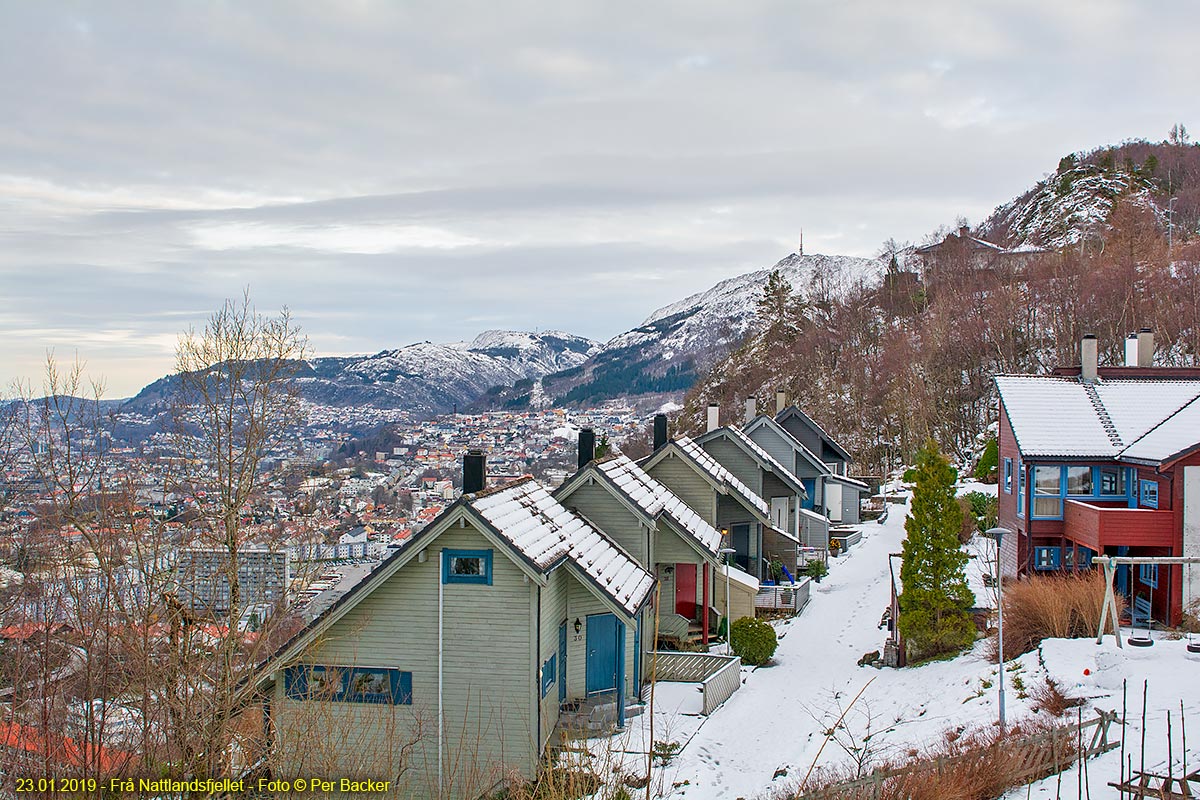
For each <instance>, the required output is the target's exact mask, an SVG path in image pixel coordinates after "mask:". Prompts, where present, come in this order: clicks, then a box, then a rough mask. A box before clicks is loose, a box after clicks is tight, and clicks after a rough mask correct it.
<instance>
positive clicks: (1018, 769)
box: [794, 711, 1120, 800]
mask: <svg viewBox="0 0 1200 800" xmlns="http://www.w3.org/2000/svg"><path fill="white" fill-rule="evenodd" d="M1116 719H1117V714H1116V712H1114V711H1098V712H1097V715H1096V718H1095V719H1091V720H1088V721H1087V722H1084V723H1083V724H1082V725H1066V726H1063V727H1059V728H1053V729H1051V730H1048V731H1043V732H1041V733H1034V734H1030V735H1026V736H1021V735H1016V736H1011V737H1009V738H1007V739H1003V740H1001V741H999V742H997V743H996V744H995V745H992V746H990V747H984V748H980V749H977V750H971V751H969V752H966V753H962V754H961V755H956V756H948V757H941V758H936V759H931V760H926V761H920V762H917V763H915V764H910V765H908V766H905V767H894V768H889V769H879V770H875V771H874V772H872V773H871V774H870V775H867V776H866V777H864V778H858V779H857V780H852V781H847V782H845V783H839V784H835V785H833V786H826V787H823V788H820V789H814V790H812V791H808V792H802V793H800V794H798V795H796V797H795V798H794V800H880V798H883V797H890V796H896V795H903V794H904V787H906V786H912V785H914V784H915V783H916V782H918V781H921V780H924V779H927V778H926V777H925V776H929V774H930V773H936V774H937V775H941V774H942V773H943V772H946V771H947V770H955V771H961V772H962V773H963V774H965V775H971V774H974V773H976V772H980V773H985V774H986V771H987V770H988V769H989V768H990V767H991V766H992V765H994V764H995V763H996V762H997V761H1000V760H1003V762H1004V765H1005V767H1004V769H1005V772H1006V773H1009V774H1010V775H1011V777H1012V780H1013V784H1012V785H1014V786H1020V785H1023V784H1026V783H1030V782H1032V781H1035V780H1040V779H1041V778H1045V777H1046V776H1048V775H1054V774H1055V773H1058V772H1061V771H1062V770H1064V769H1066V768H1067V767H1069V766H1071V765H1072V764H1074V763H1076V761H1078V759H1079V743H1080V742H1081V741H1082V742H1083V757H1084V758H1091V757H1092V756H1096V755H1099V754H1100V753H1107V752H1108V751H1109V750H1112V749H1114V748H1116V747H1118V746H1119V745H1120V742H1119V741H1117V742H1110V741H1109V740H1108V730H1109V727H1110V726H1111V725H1112V723H1113V722H1114V721H1116Z"/></svg>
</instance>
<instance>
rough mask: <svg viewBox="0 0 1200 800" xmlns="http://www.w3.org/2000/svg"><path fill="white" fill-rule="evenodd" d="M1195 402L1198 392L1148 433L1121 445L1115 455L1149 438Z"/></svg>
mask: <svg viewBox="0 0 1200 800" xmlns="http://www.w3.org/2000/svg"><path fill="white" fill-rule="evenodd" d="M1197 400H1200V392H1197V393H1196V395H1195V396H1194V397H1192V399H1191V400H1188V401H1187V402H1186V403H1184V404H1183V405H1181V406H1180V407H1179V408H1177V409H1175V410H1174V411H1172V412H1171V413H1170V414H1167V415H1166V416H1165V417H1163V418H1162V419H1160V420H1159V421H1158V422H1156V423H1154V425H1153V426H1151V428H1150V429H1149V430H1148V431H1146V432H1145V433H1143V434H1142V435H1141V436H1139V437H1137V438H1136V439H1134V440H1133V441H1132V442H1130V443H1129V444H1127V445H1122V447H1121V450H1120V452H1119V453H1117V455H1121V454H1122V453H1124V452H1125V451H1126V450H1128V449H1130V448H1131V447H1133V446H1134V445H1135V444H1137V443H1138V442H1140V441H1141V440H1142V439H1145V438H1146V437H1147V436H1149V435H1150V434H1151V433H1153V432H1154V431H1156V430H1158V429H1159V428H1161V427H1162V426H1163V425H1166V424H1167V423H1168V422H1170V421H1171V420H1173V419H1174V418H1175V417H1177V416H1179V415H1180V414H1181V413H1182V412H1183V410H1184V409H1185V408H1187V407H1188V406H1190V405H1192V404H1193V403H1195V402H1196V401H1197Z"/></svg>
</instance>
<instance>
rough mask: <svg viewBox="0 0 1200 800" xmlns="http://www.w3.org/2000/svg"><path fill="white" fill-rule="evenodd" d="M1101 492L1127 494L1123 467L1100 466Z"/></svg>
mask: <svg viewBox="0 0 1200 800" xmlns="http://www.w3.org/2000/svg"><path fill="white" fill-rule="evenodd" d="M1100 494H1115V495H1123V494H1125V470H1124V469H1123V468H1121V467H1101V468H1100Z"/></svg>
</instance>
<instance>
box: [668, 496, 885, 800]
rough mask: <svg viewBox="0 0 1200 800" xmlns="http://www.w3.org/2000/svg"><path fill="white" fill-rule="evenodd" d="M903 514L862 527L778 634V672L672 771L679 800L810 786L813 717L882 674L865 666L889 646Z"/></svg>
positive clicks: (756, 678) (714, 719)
mask: <svg viewBox="0 0 1200 800" xmlns="http://www.w3.org/2000/svg"><path fill="white" fill-rule="evenodd" d="M898 511H900V509H899V508H894V509H893V513H892V514H890V515H889V518H888V521H887V522H886V523H884V524H883V525H877V524H875V523H867V524H865V525H863V526H862V528H863V541H862V543H861V544H860V545H859V546H857V547H855V548H853V549H851V550H850V551H849V552H848V553H847V554H846V555H844V556H842V557H841V558H839V559H837V561H836V563H835V564H834V567H833V569H832V570H831V572H830V574H829V576H828V577H826V578H825V579H824V580H823V581H822V582H821V583H820V584H813V593H812V600H811V602H810V603H809V605H808V607H807V608H806V609H805V610H804V613H803V614H801V615H800V616H799V617H796V618H795V619H792V620H790V621H788V622H787V623H784V624H783V625H781V626H780V628H779V632H780V634H781V635H782V638H781V639H780V642H779V649H778V650H777V651H776V653H775V664H774V665H773V666H771V667H768V668H765V669H760V670H757V671H754V672H752V673H749V674H748V675H746V678H747V679H746V681H745V684H744V685H743V686H742V688H741V689H740V690H739V691H738V692H737V693H736V694H735V695H734V696H733V698H731V700H730V701H729V702H728V703H726V704H725V705H724V706H723V707H722V708H720V709H718V710H717V711H716V712H715V713H714V714H713V715H712V716H711V717H709V718H708V720H707V721H706V722H705V723H704V725H703V726H702V727H701V728H700V730H699V732H698V733H696V735H695V736H694V737H693V738H692V739H691V741H690V742H688V743H687V745H686V746H685V747H684V749H683V750H682V751H681V752H680V753H679V755H678V757H677V758H676V759H675V760H674V761H673V762H672V763H671V764H670V766H669V767H668V768H667V771H668V773H674V775H670V774H669V775H668V778H669V781H668V785H670V784H671V783H676V782H678V783H682V782H683V781H687V784H686V785H683V786H680V787H679V788H678V790H677V796H679V797H686V798H689V800H706V799H707V798H714V799H715V798H734V797H754V796H757V795H760V794H762V793H764V792H766V791H769V789H770V788H771V786H772V782H773V780H776V775H777V774H778V773H779V772H780V771H781V770H783V771H786V775H780V776H779V780H782V779H783V778H785V777H786V778H787V779H789V782H790V781H795V780H796V779H798V778H799V777H802V776H803V774H804V772H805V771H807V769H808V766H809V764H810V763H811V762H812V760H813V756H814V755H815V754H816V750H817V748H818V747H819V746H820V740H821V737H820V736H819V735H816V734H817V729H818V727H819V726H818V724H817V722H816V721H815V720H814V719H813V718H812V716H811V715H810V713H809V709H811V710H812V711H813V713H816V714H818V715H819V714H820V713H821V712H823V711H824V710H825V709H826V708H827V707H828V706H829V704H830V703H831V702H832V700H831V695H832V693H833V692H835V691H840V692H848V693H850V695H851V696H852V695H853V694H855V693H857V691H858V690H859V689H860V688H861V687H862V686H863V684H865V683H866V682H867V681H868V680H870V679H871V678H872V677H875V676H877V675H881V674H883V673H880V672H877V671H876V670H874V669H864V668H861V667H859V666H858V660H859V659H860V658H861V657H862V656H863V654H865V653H868V652H870V651H872V650H880V649H882V646H883V641H884V638H885V633H884V632H883V631H881V630H879V629H878V628H877V627H876V625H877V624H878V622H879V618H880V615H881V614H882V613H883V611H884V609H885V608H886V607H887V604H888V599H889V596H890V581H889V575H888V554H889V553H895V552H898V551H899V549H900V542H901V540H902V539H903V537H904V514H903V513H896V512H898ZM655 738H658V737H657V736H656V737H655ZM827 752H828V749H827Z"/></svg>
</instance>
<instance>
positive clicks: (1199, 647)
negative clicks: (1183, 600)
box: [1183, 564, 1200, 653]
mask: <svg viewBox="0 0 1200 800" xmlns="http://www.w3.org/2000/svg"><path fill="white" fill-rule="evenodd" d="M1183 569H1184V571H1185V572H1186V573H1187V574H1186V576H1185V577H1187V578H1188V581H1189V582H1188V583H1186V584H1184V585H1185V586H1190V585H1191V583H1190V581H1191V577H1192V565H1191V564H1184V566H1183ZM1194 627H1195V626H1194V625H1189V626H1188V632H1187V651H1188V652H1189V653H1200V639H1197V638H1196V634H1194V633H1192V628H1194Z"/></svg>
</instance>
